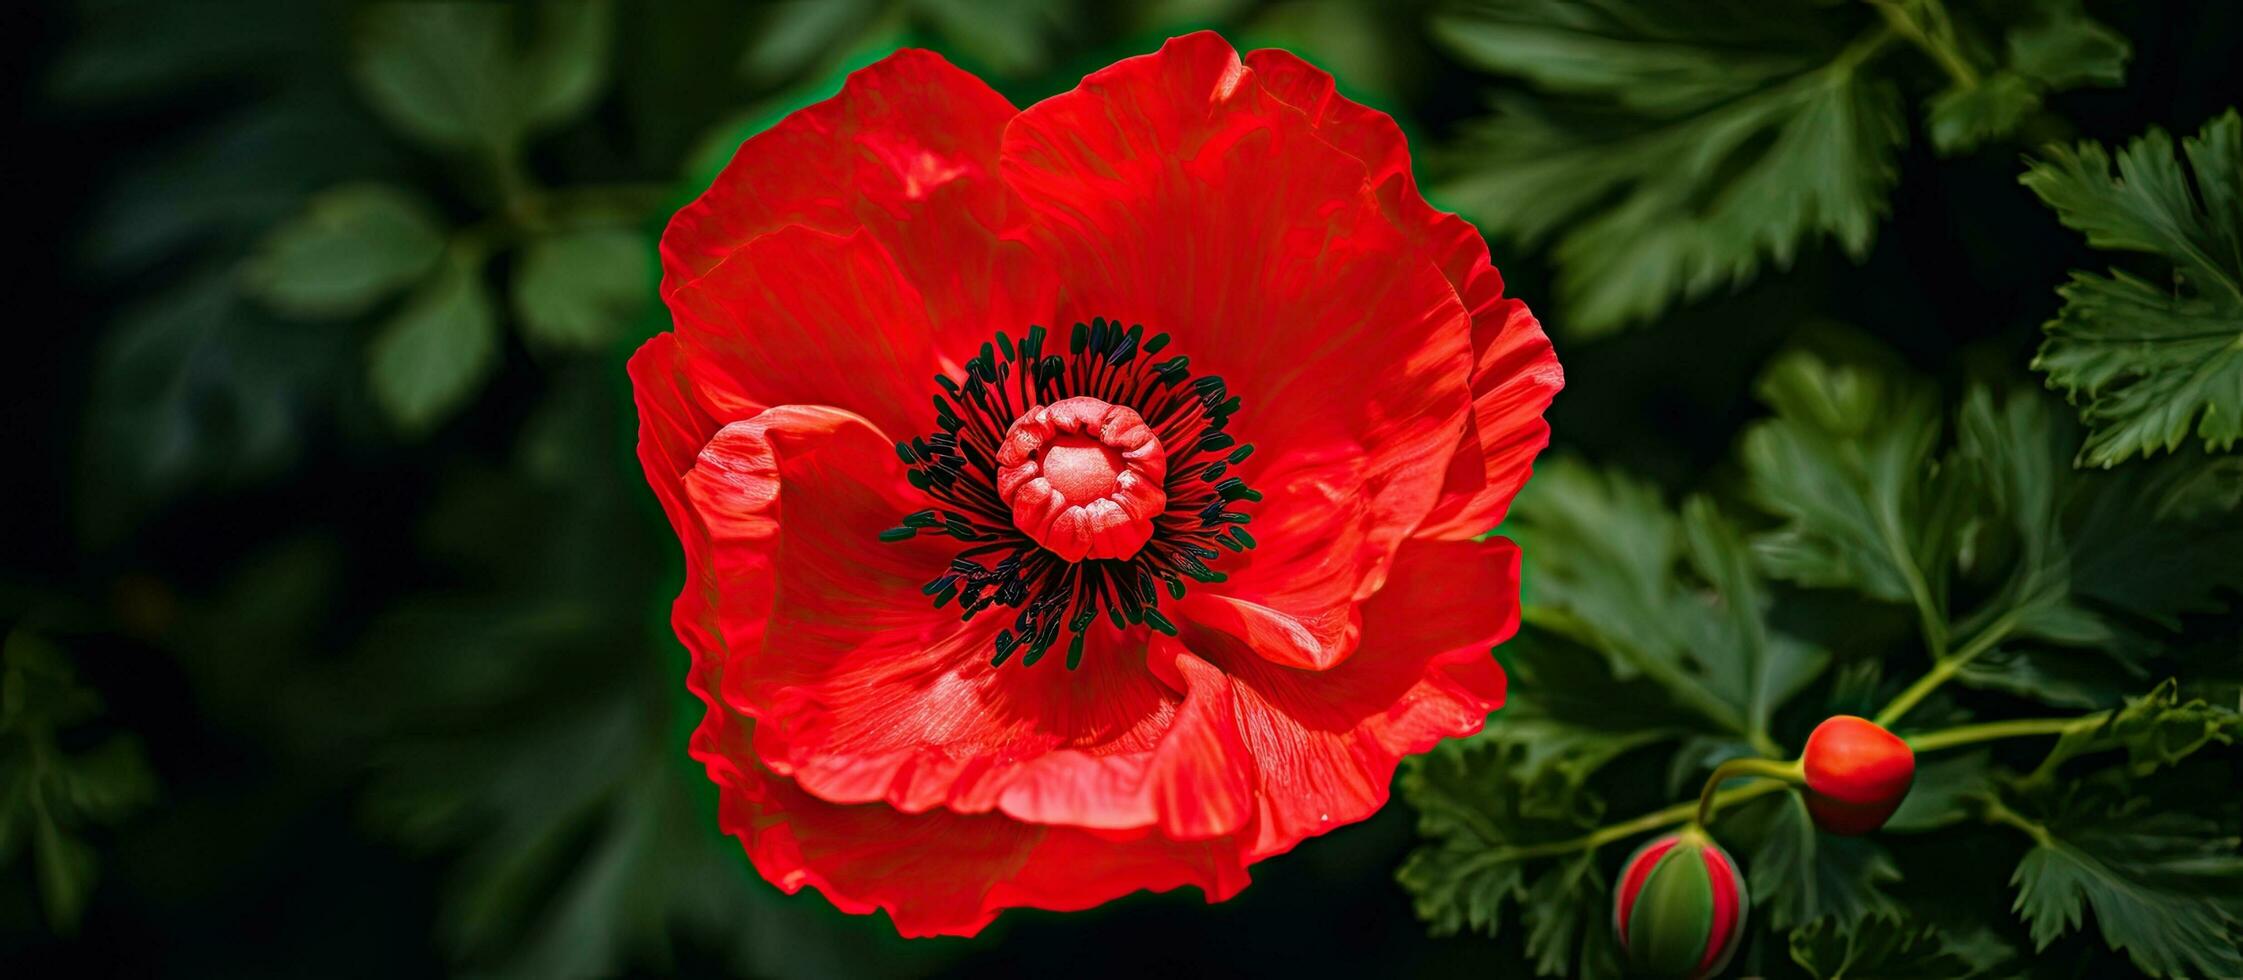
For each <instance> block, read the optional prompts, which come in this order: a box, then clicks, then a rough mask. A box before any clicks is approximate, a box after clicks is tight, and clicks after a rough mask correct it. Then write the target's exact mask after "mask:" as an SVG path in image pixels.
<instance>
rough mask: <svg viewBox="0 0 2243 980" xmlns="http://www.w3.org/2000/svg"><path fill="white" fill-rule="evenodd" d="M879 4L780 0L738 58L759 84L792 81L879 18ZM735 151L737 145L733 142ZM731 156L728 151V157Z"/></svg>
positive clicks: (870, 1)
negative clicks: (761, 82) (781, 79)
mask: <svg viewBox="0 0 2243 980" xmlns="http://www.w3.org/2000/svg"><path fill="white" fill-rule="evenodd" d="M880 6H881V5H880V3H879V0H782V2H780V3H774V4H770V5H768V6H766V7H765V8H764V11H763V19H762V21H761V23H760V24H759V25H758V29H757V30H756V32H755V39H754V40H753V41H751V42H749V44H748V49H747V51H746V52H744V53H743V54H742V55H741V56H740V64H741V67H742V68H744V69H746V70H747V71H748V72H750V73H752V74H753V75H755V76H756V77H758V78H766V79H780V78H788V77H792V76H794V75H796V74H798V73H800V72H802V71H804V70H805V69H808V68H809V67H811V66H812V65H813V64H815V63H816V62H817V61H818V59H820V58H822V57H825V56H827V55H829V54H830V53H832V52H833V51H834V50H835V49H836V48H837V47H840V46H841V45H842V43H843V42H844V41H845V40H846V39H847V38H848V37H849V35H850V34H851V33H853V32H856V31H860V30H862V28H863V25H864V24H866V23H868V22H870V21H872V20H874V19H875V18H876V17H877V16H878V15H879V13H880ZM734 145H738V143H737V141H735V142H734ZM727 155H728V156H729V155H730V154H729V149H728V151H727Z"/></svg>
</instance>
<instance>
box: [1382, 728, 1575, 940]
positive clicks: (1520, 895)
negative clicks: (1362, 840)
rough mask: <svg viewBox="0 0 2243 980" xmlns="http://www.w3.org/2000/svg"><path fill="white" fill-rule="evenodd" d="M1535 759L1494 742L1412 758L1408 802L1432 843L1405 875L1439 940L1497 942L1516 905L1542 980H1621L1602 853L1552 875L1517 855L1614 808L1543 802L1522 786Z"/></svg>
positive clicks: (1469, 742) (1488, 738) (1474, 741)
mask: <svg viewBox="0 0 2243 980" xmlns="http://www.w3.org/2000/svg"><path fill="white" fill-rule="evenodd" d="M1523 757H1524V750H1523V748H1522V747H1521V746H1520V745H1519V744H1517V743H1515V742H1511V741H1508V740H1507V739H1505V738H1501V737H1497V736H1496V735H1494V734H1493V733H1492V732H1490V733H1483V734H1481V735H1479V736H1475V737H1473V738H1469V739H1460V740H1452V741H1449V742H1444V743H1442V744H1440V745H1438V746H1436V747H1434V749H1433V750H1432V751H1431V752H1428V753H1426V754H1425V755H1422V756H1416V757H1412V758H1410V759H1408V760H1406V761H1405V762H1404V763H1403V768H1402V776H1401V783H1400V786H1401V791H1402V796H1403V798H1404V799H1405V800H1407V801H1409V804H1410V806H1411V807H1413V808H1414V809H1416V810H1417V814H1418V833H1419V835H1420V836H1421V837H1422V838H1423V842H1422V843H1421V844H1420V845H1419V846H1418V848H1417V849H1415V850H1413V851H1411V852H1410V856H1409V857H1408V859H1406V860H1405V861H1404V862H1403V864H1402V867H1401V869H1400V871H1398V872H1397V873H1396V875H1395V877H1396V878H1397V879H1398V880H1400V881H1401V883H1402V886H1403V888H1405V889H1406V890H1408V891H1409V892H1410V895H1411V900H1412V904H1413V905H1414V906H1415V907H1416V909H1417V914H1418V917H1419V918H1422V919H1424V920H1426V922H1428V923H1430V924H1431V927H1432V930H1433V932H1434V933H1436V934H1441V935H1446V934H1451V933H1455V932H1458V931H1461V930H1464V929H1467V928H1469V929H1472V930H1474V931H1476V932H1481V933H1485V934H1487V935H1490V936H1493V935H1496V934H1497V933H1498V931H1499V930H1500V929H1501V927H1502V923H1503V920H1504V918H1505V915H1506V908H1507V907H1508V906H1510V905H1513V904H1516V905H1517V906H1518V907H1519V910H1520V913H1521V916H1522V920H1523V922H1524V923H1525V927H1526V930H1527V935H1526V947H1527V953H1528V955H1529V956H1530V957H1532V958H1534V960H1535V968H1536V971H1537V972H1539V973H1542V974H1544V975H1556V976H1596V977H1608V976H1616V975H1618V972H1619V966H1618V960H1617V944H1616V943H1614V942H1613V941H1612V940H1611V939H1610V936H1611V933H1610V931H1609V929H1610V925H1609V923H1610V914H1611V908H1610V904H1609V903H1610V901H1611V895H1610V891H1609V886H1608V884H1607V882H1606V881H1605V878H1604V876H1603V874H1602V873H1601V872H1600V871H1599V870H1598V867H1597V865H1596V861H1595V855H1594V854H1593V853H1589V852H1575V853H1570V854H1567V855H1565V856H1563V857H1562V858H1561V859H1559V860H1558V861H1557V863H1556V865H1555V867H1541V866H1538V865H1537V859H1535V858H1533V857H1531V856H1525V855H1521V854H1519V853H1517V851H1516V849H1517V848H1519V847H1522V846H1528V845H1533V844H1547V843H1550V842H1554V841H1564V840H1568V839H1571V838H1573V837H1577V836H1579V835H1580V834H1582V833H1583V832H1584V831H1586V830H1587V829H1588V828H1589V827H1590V826H1592V825H1593V824H1594V823H1595V821H1596V819H1597V817H1598V815H1599V814H1600V812H1601V810H1602V804H1601V803H1599V802H1598V801H1597V800H1596V799H1595V798H1594V797H1592V796H1588V795H1586V794H1577V795H1573V796H1569V797H1565V798H1550V797H1546V796H1544V795H1542V794H1538V793H1535V792H1533V791H1532V788H1531V787H1529V786H1527V785H1525V784H1524V783H1522V782H1520V781H1519V774H1520V772H1521V771H1522V770H1523V768H1524V767H1523V766H1522V765H1521V763H1522V761H1523ZM1530 875H1531V883H1530Z"/></svg>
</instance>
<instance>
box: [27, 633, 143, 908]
mask: <svg viewBox="0 0 2243 980" xmlns="http://www.w3.org/2000/svg"><path fill="white" fill-rule="evenodd" d="M101 711H102V706H101V699H100V698H99V697H98V696H96V695H95V694H94V692H93V691H92V690H90V689H88V688H86V687H85V686H84V685H82V684H80V683H79V682H78V679H77V677H76V671H75V670H74V669H73V668H72V666H71V664H70V659H69V657H68V656H67V655H66V654H64V653H63V652H62V651H61V650H60V649H58V648H56V647H55V646H53V645H52V644H50V643H48V642H46V641H45V640H43V639H41V638H39V637H38V636H35V635H33V634H32V633H30V632H29V631H27V630H24V629H22V628H21V627H18V628H16V629H14V630H12V631H10V632H9V634H8V636H7V639H6V643H5V646H4V647H0V862H7V863H10V864H12V863H13V862H14V860H15V858H16V856H17V855H18V854H19V853H21V852H22V851H23V850H24V849H25V847H26V845H28V847H29V850H30V852H31V855H30V863H31V866H32V875H33V878H34V879H35V880H36V881H37V882H38V892H39V903H40V906H41V908H42V909H43V911H44V912H45V913H46V917H47V923H48V925H49V926H50V927H52V928H53V929H54V930H55V931H56V932H57V933H62V934H68V933H71V932H74V931H75V930H76V929H77V925H78V920H79V918H80V917H81V916H82V915H83V914H84V912H85V908H86V902H87V900H88V899H89V898H91V897H92V893H93V886H94V881H95V878H96V877H97V875H98V873H99V870H100V858H99V855H98V854H97V853H96V852H95V850H94V848H93V845H92V844H90V843H88V842H87V841H86V840H85V839H84V838H83V834H84V832H85V831H87V830H88V829H91V828H94V827H104V826H114V825H116V824H117V823H119V822H121V821H123V820H124V819H125V818H126V817H128V816H130V815H131V814H132V813H133V812H134V811H136V810H139V809H140V808H142V807H144V806H146V805H147V804H148V802H149V801H150V800H152V799H153V798H154V797H155V790H156V783H155V777H154V776H153V775H152V774H151V773H150V771H149V769H148V764H147V761H146V759H145V758H144V757H143V756H142V754H141V751H140V747H139V745H138V743H136V742H134V741H133V740H132V739H131V738H130V737H128V736H124V735H110V736H107V737H106V738H103V739H101V740H99V741H97V742H94V743H93V744H92V745H91V747H89V748H82V749H81V748H73V747H72V746H74V745H77V744H82V743H83V742H84V739H83V738H82V737H78V736H77V735H76V729H78V728H79V727H80V726H83V725H85V724H86V723H88V722H91V721H93V720H94V719H96V718H98V717H99V716H100V714H101Z"/></svg>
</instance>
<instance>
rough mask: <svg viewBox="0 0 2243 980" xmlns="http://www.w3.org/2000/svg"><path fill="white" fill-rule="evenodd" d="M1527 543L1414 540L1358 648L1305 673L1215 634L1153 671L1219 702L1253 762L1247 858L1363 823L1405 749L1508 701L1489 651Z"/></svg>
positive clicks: (1200, 635)
mask: <svg viewBox="0 0 2243 980" xmlns="http://www.w3.org/2000/svg"><path fill="white" fill-rule="evenodd" d="M1518 596H1519V551H1518V548H1517V546H1515V545H1513V544H1512V543H1511V542H1509V541H1507V540H1504V539H1502V538H1492V539H1489V540H1486V541H1430V540H1428V541H1416V542H1413V543H1411V544H1409V545H1408V546H1405V547H1404V548H1403V549H1402V550H1401V553H1400V556H1399V557H1397V558H1396V559H1395V562H1394V566H1393V569H1392V571H1391V572H1390V574H1389V575H1388V580H1387V586H1386V588H1385V589H1383V590H1381V591H1380V592H1379V594H1378V595H1377V596H1376V597H1375V598H1373V599H1372V600H1371V601H1369V602H1367V603H1364V605H1363V637H1364V639H1363V645H1362V648H1361V649H1359V650H1357V651H1356V653H1355V655H1354V656H1352V657H1349V658H1348V659H1347V661H1346V662H1345V663H1342V664H1339V665H1337V666H1335V667H1333V668H1331V669H1329V670H1324V671H1317V672H1310V671H1302V670H1295V669H1291V668H1287V667H1283V666H1279V665H1277V664H1274V663H1272V662H1270V661H1268V660H1267V659H1265V658H1263V657H1261V656H1258V655H1257V654H1256V652H1255V651H1252V650H1249V649H1245V648H1243V644H1241V643H1240V642H1239V641H1238V640H1237V638H1236V637H1234V636H1231V635H1229V634H1227V633H1221V632H1216V631H1206V630H1202V631H1192V632H1186V633H1185V634H1184V637H1183V639H1184V644H1183V647H1182V648H1179V649H1178V650H1177V651H1176V656H1175V658H1174V660H1173V661H1172V662H1166V663H1162V662H1156V663H1154V664H1153V667H1154V669H1155V670H1158V671H1161V672H1163V673H1164V674H1167V673H1170V672H1174V673H1175V674H1177V675H1180V676H1182V677H1184V678H1189V679H1191V680H1192V681H1193V682H1194V683H1195V685H1199V684H1204V685H1206V686H1204V687H1202V686H1194V688H1193V691H1192V698H1193V699H1197V698H1201V697H1203V696H1209V695H1213V696H1218V697H1220V698H1222V699H1223V700H1224V701H1225V702H1226V703H1227V706H1228V710H1229V713H1230V714H1231V715H1232V717H1234V718H1235V719H1236V722H1237V724H1238V725H1239V726H1240V727H1239V733H1240V735H1241V736H1242V737H1243V738H1244V740H1245V742H1246V748H1247V751H1248V752H1250V753H1251V755H1252V758H1253V760H1254V763H1255V764H1254V766H1253V767H1252V772H1253V773H1254V774H1255V780H1256V792H1255V794H1254V798H1255V802H1256V805H1257V812H1256V814H1255V820H1254V823H1253V834H1252V836H1251V838H1250V839H1247V840H1245V841H1244V842H1243V843H1244V846H1245V851H1246V858H1247V860H1248V861H1258V860H1261V859H1262V858H1265V857H1269V856H1271V855H1274V854H1280V853H1283V852H1285V851H1287V850H1290V849H1292V847H1293V846H1294V845H1295V844H1298V843H1300V841H1301V840H1302V839H1304V838H1307V837H1311V836H1314V835H1317V834H1321V833H1324V832H1325V831H1328V830H1331V829H1333V828H1335V827H1340V826H1344V825H1346V824H1349V823H1353V822H1355V821H1358V820H1361V819H1363V818H1365V817H1368V816H1370V815H1371V814H1372V813H1375V812H1377V810H1378V808H1379V807H1381V806H1383V805H1385V803H1386V798H1387V786H1388V784H1389V783H1390V782H1391V781H1392V780H1393V776H1394V769H1395V766H1396V765H1398V764H1399V763H1400V761H1401V759H1402V757H1403V756H1406V755H1411V754H1415V753H1418V752H1423V751H1425V750H1426V749H1428V748H1431V747H1432V746H1433V744H1434V743H1435V742H1438V741H1440V740H1441V739H1444V738H1451V737H1454V736H1459V735H1469V734H1471V733H1473V732H1476V731H1479V730H1480V727H1481V725H1482V723H1483V722H1484V721H1485V720H1486V718H1487V715H1488V713H1489V712H1491V711H1494V710H1495V709H1496V708H1498V707H1500V706H1501V705H1502V703H1503V692H1504V677H1503V670H1502V668H1501V667H1499V666H1498V665H1497V664H1496V662H1495V657H1494V655H1493V653H1492V649H1493V647H1494V646H1495V645H1496V644H1498V643H1501V642H1502V641H1504V640H1506V639H1509V638H1510V636H1511V634H1512V633H1514V632H1516V631H1517V630H1518V624H1519V602H1518Z"/></svg>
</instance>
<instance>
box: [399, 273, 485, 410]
mask: <svg viewBox="0 0 2243 980" xmlns="http://www.w3.org/2000/svg"><path fill="white" fill-rule="evenodd" d="M367 355H368V362H367V367H368V371H369V374H368V377H369V379H370V381H371V382H372V385H373V390H374V397H375V400H376V401H377V402H379V403H380V405H381V407H382V409H383V410H384V411H386V412H388V413H389V417H390V419H391V420H393V421H395V422H396V423H397V424H398V426H399V427H400V428H402V429H404V430H405V431H407V432H409V433H419V432H425V431H427V430H429V429H431V428H433V427H435V426H436V424H437V423H439V422H442V421H443V420H444V419H446V418H448V417H449V416H450V415H451V414H452V413H453V412H456V411H458V410H459V408H460V407H461V406H462V405H464V404H466V402H467V400H468V399H469V398H470V397H472V396H473V395H474V394H475V392H476V390H477V389H479V388H481V387H482V385H483V381H484V379H485V378H487V377H488V376H489V375H490V373H491V371H492V370H493V369H494V368H496V367H497V363H498V327H497V325H496V323H495V321H494V320H493V317H492V311H491V298H490V295H489V293H488V292H487V291H486V290H485V289H484V288H483V282H482V279H481V277H480V276H479V275H478V274H477V272H476V270H474V269H472V268H469V267H467V266H465V265H463V264H460V263H447V264H446V265H445V266H444V267H443V268H441V269H440V270H438V272H437V274H436V276H435V277H434V278H432V279H431V280H430V281H429V282H428V283H427V284H426V285H424V286H422V287H421V290H420V292H418V293H416V294H415V295H414V296H413V298H412V299H411V300H410V301H409V302H408V303H407V304H406V306H405V308H404V309H403V310H400V311H399V312H398V314H397V316H396V317H395V318H394V319H392V320H390V322H389V323H388V324H386V325H385V326H383V327H382V330H381V333H380V334H379V335H377V336H376V337H375V338H374V342H373V345H372V346H371V347H370V348H369V349H368V351H367Z"/></svg>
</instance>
